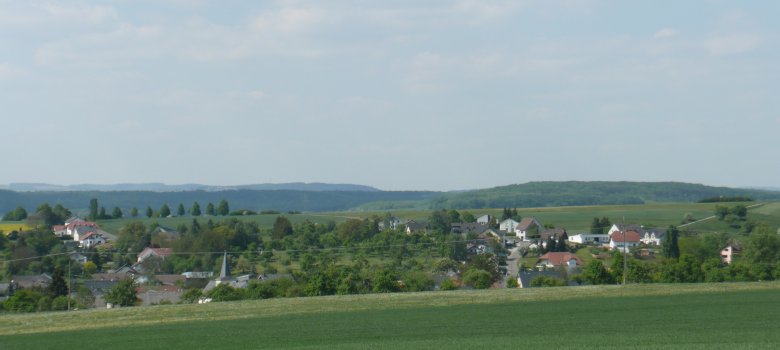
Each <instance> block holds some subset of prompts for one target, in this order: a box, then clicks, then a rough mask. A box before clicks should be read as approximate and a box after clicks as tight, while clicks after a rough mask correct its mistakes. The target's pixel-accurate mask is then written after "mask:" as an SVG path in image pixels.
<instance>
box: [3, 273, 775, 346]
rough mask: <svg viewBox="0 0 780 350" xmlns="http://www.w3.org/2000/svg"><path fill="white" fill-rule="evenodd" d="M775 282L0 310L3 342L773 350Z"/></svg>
mask: <svg viewBox="0 0 780 350" xmlns="http://www.w3.org/2000/svg"><path fill="white" fill-rule="evenodd" d="M779 311H780V283H734V284H691V285H633V286H628V287H625V288H621V287H617V286H593V287H576V288H572V287H564V288H549V289H530V290H518V289H514V290H508V289H502V290H489V291H456V292H428V293H406V294H404V293H400V294H385V295H359V296H339V297H321V298H296V299H273V300H261V301H245V302H234V303H212V304H207V305H171V306H156V307H146V308H126V309H120V310H90V311H79V312H71V313H45V314H31V315H3V316H0V344H1V345H2V349H46V348H71V347H74V348H75V347H77V348H79V349H107V348H110V349H135V348H144V349H205V348H214V349H225V348H231V349H232V348H236V349H245V348H263V349H267V348H347V349H361V348H372V349H376V348H378V349H383V348H404V349H406V348H426V349H427V348H434V347H435V348H464V349H465V348H469V349H470V348H496V347H499V348H501V347H508V348H531V347H534V348H536V347H551V348H556V349H566V348H571V349H575V348H576V349H582V348H615V349H617V348H635V349H636V348H640V349H641V348H644V349H664V348H667V349H679V348H696V349H717V348H722V349H726V348H728V349H732V348H752V349H755V348H776V347H777V346H780V332H778V331H777V324H780V312H779Z"/></svg>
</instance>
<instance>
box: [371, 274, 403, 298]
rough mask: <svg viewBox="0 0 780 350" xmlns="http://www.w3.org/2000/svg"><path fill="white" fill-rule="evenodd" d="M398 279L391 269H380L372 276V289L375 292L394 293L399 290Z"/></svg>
mask: <svg viewBox="0 0 780 350" xmlns="http://www.w3.org/2000/svg"><path fill="white" fill-rule="evenodd" d="M398 287H399V286H398V281H397V279H396V278H395V275H394V274H393V273H392V272H391V271H389V270H379V271H377V272H376V273H375V274H374V276H373V277H371V290H372V291H373V292H374V293H392V292H397V291H399V289H400V288H398Z"/></svg>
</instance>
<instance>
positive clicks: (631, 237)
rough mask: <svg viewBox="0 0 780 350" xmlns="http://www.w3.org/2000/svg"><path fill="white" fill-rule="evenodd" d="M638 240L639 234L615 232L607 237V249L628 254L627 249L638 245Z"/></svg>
mask: <svg viewBox="0 0 780 350" xmlns="http://www.w3.org/2000/svg"><path fill="white" fill-rule="evenodd" d="M639 238H640V236H639V232H636V231H634V230H630V231H625V232H623V231H617V232H615V233H613V234H612V235H610V236H609V249H619V250H621V251H623V252H628V250H629V249H631V248H633V247H636V246H638V245H639V242H640V241H639Z"/></svg>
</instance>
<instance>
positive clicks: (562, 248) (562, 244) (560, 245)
mask: <svg viewBox="0 0 780 350" xmlns="http://www.w3.org/2000/svg"><path fill="white" fill-rule="evenodd" d="M567 239H569V235H568V234H567V233H566V231H563V233H561V235H560V236H558V241H557V243H556V246H555V251H556V252H567V251H569V247H568V246H567V245H566V240H567Z"/></svg>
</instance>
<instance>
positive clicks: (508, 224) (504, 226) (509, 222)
mask: <svg viewBox="0 0 780 350" xmlns="http://www.w3.org/2000/svg"><path fill="white" fill-rule="evenodd" d="M517 225H520V223H519V222H517V221H515V220H514V219H506V220H504V221H501V223H499V224H498V229H499V230H504V231H507V232H514V231H515V228H517Z"/></svg>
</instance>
